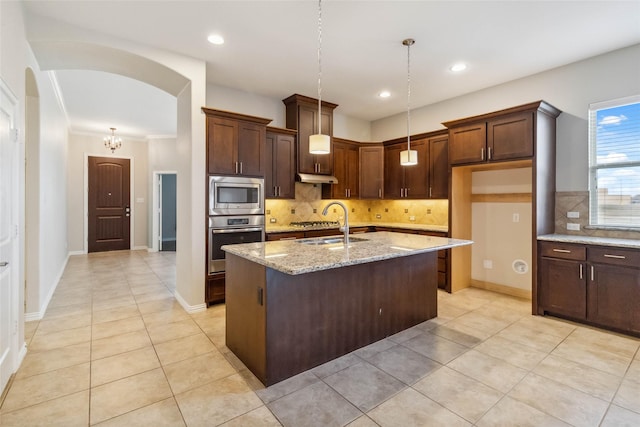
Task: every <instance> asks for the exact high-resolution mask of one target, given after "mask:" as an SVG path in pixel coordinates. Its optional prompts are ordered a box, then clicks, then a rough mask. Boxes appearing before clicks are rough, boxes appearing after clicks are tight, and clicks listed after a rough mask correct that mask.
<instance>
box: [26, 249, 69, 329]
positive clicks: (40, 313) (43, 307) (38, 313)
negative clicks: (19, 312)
mask: <svg viewBox="0 0 640 427" xmlns="http://www.w3.org/2000/svg"><path fill="white" fill-rule="evenodd" d="M71 255H72V252H68V253H67V257H66V258H65V260H64V262H63V263H62V268H61V269H60V271H58V274H57V275H56V279H55V281H54V282H53V286H51V290H50V291H49V293H48V294H47V297H46V298H45V300H44V302H43V303H42V305H41V306H40V310H39V311H36V312H35V313H34V312H31V313H25V314H24V321H25V322H32V321H34V320H42V318H43V317H44V314H45V313H46V312H47V307H49V303H50V302H51V298H53V294H54V292H55V291H56V289H57V288H58V284H59V283H60V280H61V279H62V275H63V274H64V269H65V268H67V263H68V262H69V257H70V256H71Z"/></svg>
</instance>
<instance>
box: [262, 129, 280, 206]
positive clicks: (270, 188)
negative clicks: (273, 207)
mask: <svg viewBox="0 0 640 427" xmlns="http://www.w3.org/2000/svg"><path fill="white" fill-rule="evenodd" d="M277 138H278V135H277V134H275V133H272V132H267V134H266V136H265V150H266V152H265V156H264V160H265V163H266V167H265V174H264V197H265V198H267V199H274V198H276V195H277V191H276V176H275V175H276V171H277V166H276V156H275V150H276V139H277Z"/></svg>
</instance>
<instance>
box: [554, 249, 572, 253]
mask: <svg viewBox="0 0 640 427" xmlns="http://www.w3.org/2000/svg"><path fill="white" fill-rule="evenodd" d="M553 252H560V253H562V254H570V253H571V251H569V250H566V249H554V250H553Z"/></svg>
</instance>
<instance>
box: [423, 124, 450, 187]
mask: <svg viewBox="0 0 640 427" xmlns="http://www.w3.org/2000/svg"><path fill="white" fill-rule="evenodd" d="M428 141H429V198H430V199H447V198H448V197H449V135H447V134H446V133H445V134H444V135H440V136H434V137H431V138H429V139H428Z"/></svg>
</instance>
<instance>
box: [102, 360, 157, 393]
mask: <svg viewBox="0 0 640 427" xmlns="http://www.w3.org/2000/svg"><path fill="white" fill-rule="evenodd" d="M121 354H124V353H121ZM158 368H161V365H160V363H158V366H154V367H153V368H148V369H145V370H142V371H139V372H136V373H135V374H129V375H125V376H124V377H120V378H116V379H113V380H110V381H107V382H104V383H100V384H96V385H93V375H91V384H92V385H91V390H93V389H96V388H99V387H102V386H106V385H108V384H113V383H115V382H118V381H121V380H126V379H128V378H131V377H135V376H136V375H140V374H146V373H147V372H151V371H154V370H156V369H158Z"/></svg>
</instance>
